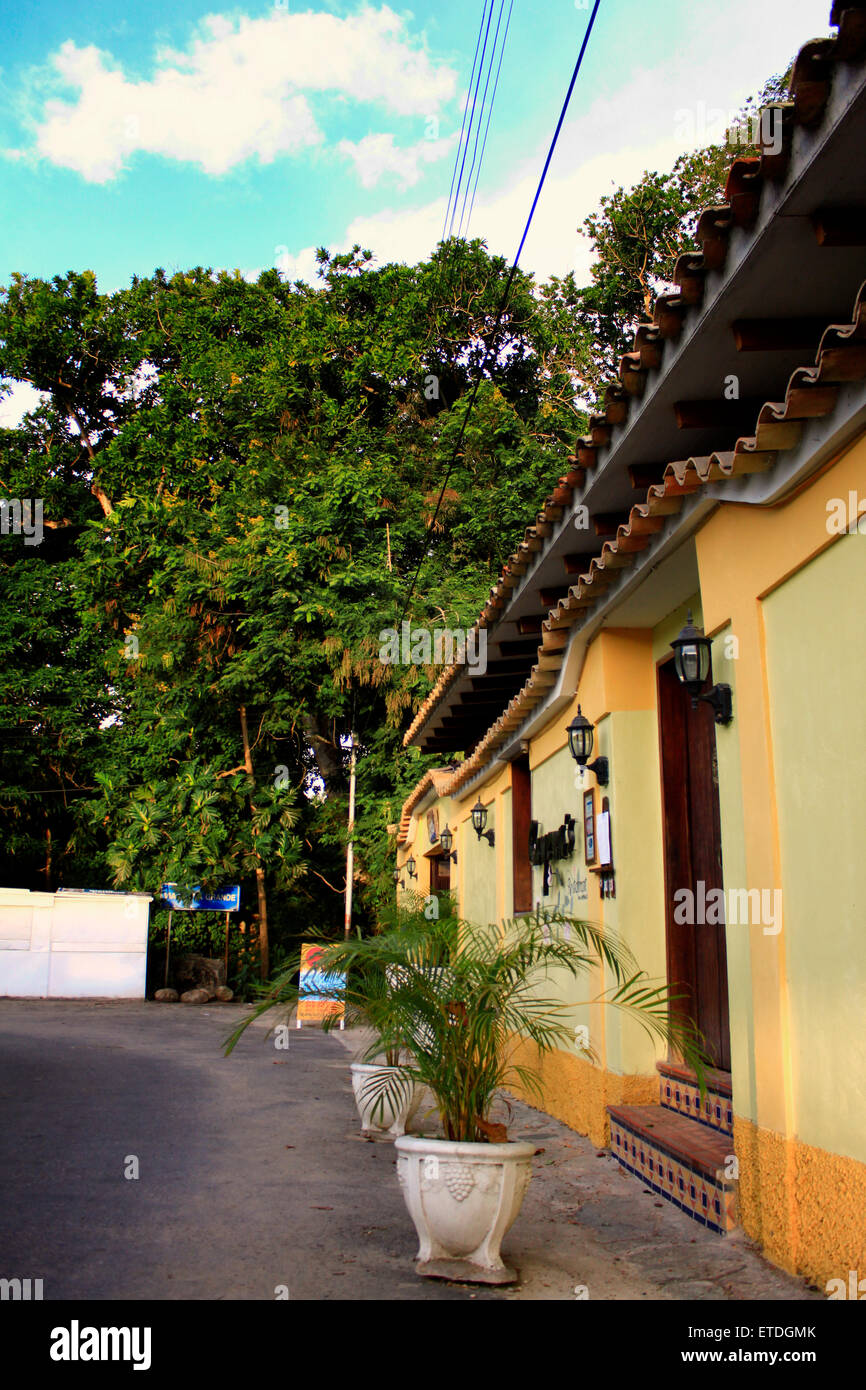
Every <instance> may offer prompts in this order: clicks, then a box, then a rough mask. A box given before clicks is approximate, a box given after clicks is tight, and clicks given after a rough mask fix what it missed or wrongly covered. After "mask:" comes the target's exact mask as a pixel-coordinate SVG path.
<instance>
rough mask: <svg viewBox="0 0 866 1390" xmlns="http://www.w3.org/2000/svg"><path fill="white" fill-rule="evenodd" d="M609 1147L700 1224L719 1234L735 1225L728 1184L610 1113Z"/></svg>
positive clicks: (733, 1193) (732, 1192) (732, 1195)
mask: <svg viewBox="0 0 866 1390" xmlns="http://www.w3.org/2000/svg"><path fill="white" fill-rule="evenodd" d="M610 1146H611V1152H612V1153H613V1156H614V1158H616V1160H617V1161H618V1162H619V1163H621V1164H622V1166H623V1167H624V1168H627V1169H628V1170H629V1172H631V1173H634V1174H635V1176H636V1177H639V1178H640V1179H641V1181H642V1182H644V1183H646V1185H647V1186H648V1187H650V1188H652V1190H653V1191H654V1192H658V1193H659V1195H660V1196H662V1197H666V1198H667V1200H668V1201H670V1202H673V1203H674V1205H675V1206H678V1207H679V1208H680V1209H681V1210H682V1211H684V1212H685V1213H686V1215H687V1216H690V1217H692V1219H693V1220H695V1221H697V1222H699V1223H700V1224H701V1225H702V1226H706V1227H707V1228H708V1229H709V1230H711V1231H715V1232H717V1234H718V1235H727V1233H728V1232H729V1231H732V1230H733V1229H734V1227H735V1226H736V1224H737V1218H736V1191H735V1189H734V1187H733V1186H732V1185H731V1184H728V1183H725V1182H724V1181H719V1182H716V1183H714V1182H713V1181H712V1180H711V1179H710V1178H708V1177H707V1176H706V1175H704V1174H702V1173H699V1172H696V1171H694V1170H692V1169H691V1168H689V1167H688V1166H687V1165H686V1164H684V1163H683V1162H682V1160H681V1159H677V1158H675V1157H674V1156H673V1155H672V1154H669V1153H667V1151H666V1150H665V1149H664V1148H663V1147H661V1146H660V1145H658V1144H655V1143H650V1142H649V1141H648V1140H647V1138H646V1136H645V1135H641V1134H639V1133H637V1132H636V1131H634V1130H631V1129H629V1128H628V1126H627V1125H624V1124H623V1123H622V1122H621V1121H619V1120H616V1119H614V1118H613V1116H611V1121H610Z"/></svg>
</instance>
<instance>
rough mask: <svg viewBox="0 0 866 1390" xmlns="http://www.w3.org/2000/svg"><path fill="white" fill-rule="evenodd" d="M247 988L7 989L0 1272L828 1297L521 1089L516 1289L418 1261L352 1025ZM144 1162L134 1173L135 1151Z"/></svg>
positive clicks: (243, 1284) (256, 1283)
mask: <svg viewBox="0 0 866 1390" xmlns="http://www.w3.org/2000/svg"><path fill="white" fill-rule="evenodd" d="M242 1017H243V1007H242V1006H234V1005H223V1006H219V1005H216V1004H211V1005H207V1006H205V1007H190V1006H183V1005H160V1004H154V1003H148V1004H145V1003H125V1002H105V1003H104V1002H65V1001H54V1000H39V1001H35V1000H34V1001H25V1000H0V1077H2V1080H0V1108H2V1115H3V1124H2V1128H0V1172H2V1173H3V1175H4V1179H3V1181H4V1188H5V1197H4V1200H3V1202H2V1203H0V1251H2V1257H0V1258H2V1265H3V1267H2V1268H0V1277H6V1278H13V1277H16V1276H17V1277H20V1278H27V1277H30V1278H41V1279H43V1280H44V1296H45V1298H46V1299H98V1298H121V1299H150V1298H155V1299H181V1300H183V1299H225V1300H233V1299H265V1300H269V1299H273V1298H274V1297H275V1290H276V1288H277V1286H279V1285H286V1286H287V1287H288V1290H289V1295H290V1298H291V1299H293V1300H295V1299H326V1300H331V1299H337V1300H339V1299H357V1300H362V1299H379V1298H385V1299H389V1300H394V1299H397V1300H404V1299H411V1300H418V1299H428V1300H430V1299H432V1300H458V1301H465V1300H468V1299H483V1300H489V1299H494V1300H508V1299H570V1300H572V1301H573V1300H574V1298H575V1286H576V1285H584V1286H586V1288H587V1289H588V1293H589V1297H590V1299H591V1300H598V1299H603V1300H609V1299H630V1298H640V1299H645V1300H655V1299H688V1300H692V1299H695V1300H704V1299H741V1298H747V1299H751V1298H759V1299H790V1298H813V1297H818V1296H819V1295H817V1294H814V1293H811V1292H810V1291H809V1290H807V1289H806V1288H805V1286H804V1285H803V1284H802V1282H801V1281H799V1280H796V1279H792V1278H789V1277H788V1276H787V1275H785V1274H783V1273H781V1272H780V1271H778V1270H776V1269H774V1268H773V1267H772V1266H770V1265H769V1264H768V1263H767V1262H766V1261H764V1260H763V1258H762V1257H761V1256H760V1255H759V1254H758V1253H757V1252H756V1251H755V1250H754V1249H752V1248H751V1246H750V1244H749V1242H748V1241H746V1240H745V1238H743V1237H742V1236H741V1235H735V1236H734V1237H732V1238H728V1239H727V1240H725V1239H722V1238H719V1237H716V1236H712V1235H709V1234H708V1233H706V1232H704V1231H702V1230H701V1229H700V1228H699V1227H697V1226H695V1225H693V1223H692V1222H690V1221H689V1220H688V1219H687V1218H685V1217H684V1216H682V1215H681V1214H679V1213H677V1212H676V1211H675V1210H674V1209H673V1208H672V1207H670V1206H669V1205H668V1204H667V1203H665V1204H663V1205H661V1204H660V1199H658V1198H655V1197H654V1196H653V1195H651V1194H650V1195H646V1194H644V1192H643V1191H642V1188H641V1185H640V1183H639V1182H638V1181H637V1180H636V1179H634V1178H630V1177H627V1176H626V1175H624V1174H623V1173H621V1171H620V1170H619V1168H618V1167H617V1165H616V1164H615V1163H614V1161H613V1160H612V1159H611V1158H609V1157H598V1156H597V1151H596V1150H595V1148H594V1146H593V1145H591V1144H589V1143H588V1141H586V1140H584V1139H582V1138H581V1137H580V1136H578V1135H576V1134H574V1133H573V1132H572V1131H571V1130H569V1129H567V1128H566V1127H565V1126H563V1125H560V1124H558V1123H557V1122H556V1121H554V1120H551V1119H550V1118H549V1117H548V1116H546V1115H543V1114H541V1113H539V1112H537V1111H534V1110H532V1109H531V1108H530V1107H528V1106H525V1105H521V1104H517V1105H515V1108H514V1116H513V1120H512V1125H511V1134H512V1135H513V1136H514V1137H526V1138H532V1139H535V1140H536V1142H537V1143H538V1145H539V1148H542V1149H543V1150H544V1152H543V1153H541V1154H539V1155H538V1156H537V1157H536V1160H535V1165H536V1166H535V1175H534V1178H533V1181H532V1183H531V1185H530V1188H529V1192H528V1194H527V1198H526V1201H525V1203H524V1207H523V1210H522V1212H521V1214H520V1216H519V1217H518V1220H517V1223H516V1224H515V1226H514V1227H513V1229H512V1231H511V1233H510V1234H509V1236H508V1237H506V1241H505V1243H504V1244H505V1252H506V1254H507V1255H508V1257H509V1259H510V1260H511V1261H512V1262H513V1263H514V1264H516V1265H517V1267H518V1268H519V1270H520V1272H521V1283H520V1284H519V1285H518V1286H516V1287H515V1288H513V1289H484V1288H478V1289H472V1288H469V1287H467V1286H457V1285H450V1284H445V1283H441V1282H439V1281H434V1280H422V1279H419V1278H417V1276H416V1275H415V1274H414V1271H413V1258H414V1255H415V1251H416V1248H417V1242H416V1239H415V1233H414V1230H413V1228H412V1224H411V1221H410V1219H409V1217H408V1214H407V1212H406V1209H405V1206H404V1204H403V1199H402V1196H401V1193H400V1189H399V1187H398V1184H397V1181H396V1177H395V1174H394V1156H393V1148H392V1145H391V1144H390V1143H388V1142H381V1141H380V1142H368V1141H365V1140H364V1139H362V1138H361V1136H360V1134H359V1131H358V1119H357V1114H356V1111H355V1107H354V1102H353V1099H352V1094H351V1086H350V1082H349V1073H348V1067H347V1062H348V1060H349V1057H348V1056H347V1052H348V1051H349V1050H351V1051H354V1050H355V1048H356V1047H357V1043H358V1039H357V1037H352V1036H350V1035H348V1034H342V1035H341V1034H339V1033H334V1034H331V1035H327V1036H326V1035H323V1034H322V1033H321V1032H319V1031H318V1030H315V1031H313V1030H301V1031H295V1030H292V1031H291V1032H290V1035H289V1048H288V1050H286V1051H283V1050H277V1049H276V1048H275V1046H274V1040H273V1038H270V1039H266V1038H265V1028H264V1026H262V1025H261V1024H257V1026H256V1027H254V1028H251V1029H250V1030H249V1032H248V1033H247V1034H246V1036H245V1038H244V1040H243V1041H242V1043H241V1044H240V1045H239V1047H238V1048H237V1050H236V1051H235V1053H234V1054H233V1055H232V1057H231V1058H228V1059H225V1058H223V1056H222V1053H221V1047H220V1044H221V1042H222V1041H223V1040H224V1038H225V1037H226V1035H227V1034H228V1032H229V1031H230V1029H231V1028H232V1027H233V1026H235V1024H236V1022H238V1021H239V1020H240V1019H241V1018H242ZM131 1156H134V1157H135V1158H137V1160H138V1166H139V1177H138V1179H133V1180H129V1179H126V1178H125V1177H124V1168H125V1167H127V1168H129V1167H130V1166H131V1165H130V1164H129V1162H128V1160H129V1158H130V1157H131Z"/></svg>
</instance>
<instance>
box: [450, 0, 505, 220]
mask: <svg viewBox="0 0 866 1390" xmlns="http://www.w3.org/2000/svg"><path fill="white" fill-rule="evenodd" d="M504 9H505V0H499V17H498V18H497V20H496V33H495V34H494V35H493V48H492V49H491V51H490V62H489V64H488V67H487V77H486V78H485V80H484V95H483V96H482V98H481V110H480V111H479V113H478V125H477V126H476V129H475V145H474V147H473V150H472V163H471V164H470V166H469V177H468V178H467V180H466V187H465V189H464V190H463V206H462V207H461V209H460V223H459V225H458V227H457V235H458V236H459V237H462V236H463V221H464V218H465V216H466V204H467V202H468V199H469V193H470V190H471V188H472V175H473V173H474V172H475V165H476V160H477V158H478V141H479V138H480V136H481V123H482V121H483V119H484V110H485V107H486V106H487V90H488V88H489V86H490V76H491V74H492V72H493V63H494V61H495V59H496V45H497V43H498V42H499V30H500V28H501V26H502V13H503V11H504ZM500 60H501V55H500ZM489 119H490V112H489V110H488V124H489ZM478 172H479V173H480V172H481V164H480V161H479V162H478Z"/></svg>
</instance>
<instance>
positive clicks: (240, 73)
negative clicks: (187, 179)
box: [35, 5, 456, 183]
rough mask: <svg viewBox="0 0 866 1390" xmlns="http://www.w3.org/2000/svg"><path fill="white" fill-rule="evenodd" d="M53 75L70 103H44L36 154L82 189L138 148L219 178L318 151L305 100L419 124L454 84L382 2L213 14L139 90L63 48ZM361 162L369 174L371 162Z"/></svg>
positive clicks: (81, 51)
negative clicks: (318, 10) (350, 8)
mask: <svg viewBox="0 0 866 1390" xmlns="http://www.w3.org/2000/svg"><path fill="white" fill-rule="evenodd" d="M51 68H52V70H53V76H54V78H55V80H56V81H57V82H59V83H60V84H61V85H62V86H64V87H66V88H73V89H77V95H76V96H75V97H74V99H72V100H69V99H65V98H62V97H59V96H58V97H54V98H52V99H51V100H48V101H46V103H45V106H44V109H43V111H42V116H41V120H40V121H39V123H38V125H37V130H36V143H35V150H36V153H37V154H39V155H41V156H42V157H43V158H45V159H48V160H50V161H51V162H52V163H54V164H57V165H60V166H62V167H63V168H67V169H73V170H75V171H76V172H77V173H79V174H81V175H82V176H83V177H84V178H85V179H87V180H88V181H89V182H91V183H105V182H107V181H108V180H110V179H112V178H114V177H116V175H117V174H118V173H119V172H120V170H121V169H122V168H123V167H124V164H125V162H126V160H127V159H128V158H129V156H130V155H132V154H133V153H135V152H136V151H139V150H140V151H145V152H147V153H150V154H156V155H161V156H163V157H165V158H170V159H176V160H182V161H187V162H189V163H192V164H197V165H198V166H199V167H200V168H201V169H202V170H204V172H205V173H207V174H212V175H219V174H225V173H227V172H228V170H230V169H232V168H234V167H235V166H236V165H238V164H241V163H243V162H244V161H245V160H248V159H250V158H252V157H257V158H258V159H259V160H260V161H261V162H262V163H263V164H269V163H271V162H272V161H273V160H274V159H276V158H278V157H279V156H284V155H293V154H297V153H299V152H301V151H303V150H305V149H309V148H311V147H314V146H320V145H322V144H323V143H324V138H325V137H324V134H323V132H322V130H321V129H320V127H319V125H318V122H317V120H316V116H315V114H314V112H313V109H312V107H311V105H310V102H309V100H308V97H309V96H311V95H330V96H332V97H339V98H343V99H348V100H351V101H355V102H361V103H366V104H374V105H378V106H379V107H381V108H382V109H383V110H385V111H387V112H389V113H390V114H392V115H396V116H398V117H417V118H422V117H428V116H429V115H430V113H431V112H436V111H438V110H439V108H440V106H441V105H442V104H443V103H445V102H448V101H450V100H451V99H452V98H453V96H454V91H455V85H456V77H455V74H454V72H453V71H452V70H451V69H450V68H448V67H446V66H444V65H442V64H437V63H436V62H434V60H433V59H431V58H430V56H429V55H428V53H427V52H426V49H425V48H424V47H423V45H422V44H421V43H419V42H418V41H417V40H413V39H412V38H411V37H410V36H409V35H408V33H407V31H406V24H405V21H404V20H403V19H402V18H401V17H400V16H398V15H396V14H395V13H394V12H393V11H392V10H391V9H389V8H388V7H387V6H384V5H383V6H381V7H380V8H379V9H373V8H366V9H363V10H361V11H360V12H359V13H358V14H355V15H350V16H347V17H346V18H339V17H338V16H336V15H329V14H314V13H306V14H288V13H279V12H277V13H273V12H272V13H271V14H270V15H269V16H267V17H265V18H259V19H250V18H247V17H240V18H239V19H237V20H233V19H229V18H226V17H224V16H219V15H211V16H209V17H208V18H207V19H205V20H204V21H203V23H202V25H201V28H200V31H199V33H198V34H197V35H196V37H195V38H194V39H193V40H192V41H191V43H190V45H189V46H188V48H187V49H186V51H184V52H179V51H177V50H172V49H166V48H163V49H160V50H159V51H158V52H157V54H156V57H155V71H154V74H153V76H152V77H151V78H150V79H148V80H144V81H134V80H132V79H130V78H128V77H127V76H126V75H125V73H124V72H123V71H122V69H121V68H120V67H118V66H117V65H116V64H114V62H113V60H112V58H111V55H110V54H107V53H105V52H103V51H102V50H100V49H98V48H96V47H94V46H93V45H89V46H87V47H79V46H78V45H77V44H76V43H74V42H73V41H72V40H68V41H67V42H66V43H64V44H63V45H62V47H61V48H60V50H59V52H57V53H56V54H55V55H54V56H53V58H52V60H51ZM384 138H385V139H386V140H387V139H388V138H390V137H387V136H386V137H384ZM431 143H433V142H431ZM363 144H364V142H363V141H361V142H360V145H361V146H363ZM356 148H357V147H356ZM397 153H398V152H396V151H395V157H396V154H397ZM419 157H420V156H419ZM364 158H366V162H365V165H364V167H365V169H372V168H373V167H374V165H375V159H374V157H373V155H372V154H368V155H367V156H366V157H365V156H362V159H364ZM400 167H401V170H405V167H406V166H405V165H401V166H400Z"/></svg>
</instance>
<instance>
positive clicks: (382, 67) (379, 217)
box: [0, 0, 829, 290]
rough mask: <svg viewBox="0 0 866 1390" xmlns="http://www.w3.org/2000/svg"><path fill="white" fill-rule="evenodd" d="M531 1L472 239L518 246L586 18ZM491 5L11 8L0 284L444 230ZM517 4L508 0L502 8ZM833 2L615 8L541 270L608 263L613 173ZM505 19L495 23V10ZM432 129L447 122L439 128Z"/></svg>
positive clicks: (696, 137)
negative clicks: (15, 276)
mask: <svg viewBox="0 0 866 1390" xmlns="http://www.w3.org/2000/svg"><path fill="white" fill-rule="evenodd" d="M582 3H583V0H577V3H575V0H531V2H530V0H514V12H513V18H512V23H511V32H510V35H509V40H508V47H507V49H506V52H505V57H504V61H503V67H502V77H501V81H500V86H499V92H498V95H497V101H496V107H495V110H494V114H493V119H492V124H491V130H490V138H489V141H488V146H487V152H486V157H485V163H484V167H483V170H482V175H481V183H480V186H479V193H478V201H477V203H476V207H475V213H474V216H473V221H472V226H471V229H470V230H471V233H472V234H473V235H480V236H484V237H485V238H486V239H487V240H488V243H489V244H490V246H491V248H492V249H494V250H496V251H500V252H502V253H503V254H505V255H508V256H509V257H510V256H511V255H512V254H513V252H514V250H515V249H516V245H517V242H518V240H519V236H520V230H521V228H522V224H523V220H524V218H525V216H526V213H527V211H528V207H529V203H530V201H531V197H532V192H533V190H534V186H535V182H536V180H537V177H538V173H539V171H540V168H541V164H542V161H543V158H544V153H545V150H546V146H547V142H548V140H549V138H550V134H551V132H552V130H553V126H554V123H555V120H556V117H557V114H558V111H559V107H560V103H561V101H562V97H563V95H564V92H565V89H566V86H567V83H568V79H569V76H570V73H571V68H572V65H573V62H574V58H575V56H576V53H577V50H578V48H579V45H580V41H581V38H582V36H583V31H584V28H585V26H586V22H587V19H588V14H589V10H588V9H583V8H579V6H580V5H581V4H582ZM482 7H483V6H482V0H472V3H468V2H467V0H463V2H462V3H459V0H437V3H436V4H435V5H425V6H424V7H416V8H415V9H414V10H412V9H403V8H400V7H399V5H395V7H394V8H390V7H389V6H387V5H384V4H380V3H377V2H376V0H373V3H369V4H361V3H357V0H347V3H315V2H314V3H303V0H276V3H268V4H256V3H252V0H250V3H247V4H242V5H240V6H236V7H222V8H220V6H219V0H210V3H197V0H172V3H166V2H165V0H148V3H147V4H145V5H138V6H136V5H123V6H119V5H117V4H116V0H115V3H107V2H106V0H76V3H69V0H67V3H45V2H44V0H40V3H37V4H35V5H32V6H31V5H24V6H19V7H14V8H13V7H9V8H8V9H7V11H6V13H5V15H4V39H5V43H4V46H3V67H2V69H0V187H2V195H0V283H5V282H6V279H7V277H8V275H9V273H10V272H11V271H13V270H19V271H22V272H24V273H26V274H29V275H38V276H50V275H53V274H56V273H62V272H63V271H66V270H68V269H84V268H90V269H93V270H95V271H96V274H97V277H98V280H99V284H100V287H101V288H103V289H105V290H110V289H113V288H116V287H118V286H120V285H124V284H126V283H128V281H129V278H130V277H131V276H132V275H133V274H135V273H137V274H140V275H147V274H149V273H151V272H152V270H153V269H154V267H155V266H157V265H161V266H163V267H165V269H166V270H168V271H172V270H175V269H180V268H184V267H187V266H189V265H195V264H201V265H209V266H215V267H226V268H229V269H233V268H235V267H237V268H239V269H240V270H241V271H242V272H243V273H244V274H247V275H250V274H255V273H256V272H257V271H258V270H259V269H260V268H262V267H264V266H268V265H273V264H275V263H276V264H279V265H280V266H281V268H283V269H284V270H285V271H286V272H287V273H288V274H291V275H292V276H294V275H295V274H306V275H308V276H309V275H310V274H311V266H312V253H313V250H314V248H315V247H316V246H319V245H326V246H329V247H330V248H331V249H340V248H342V247H346V246H348V245H351V243H352V242H353V241H355V240H357V241H361V242H362V243H363V244H364V245H367V246H369V247H371V248H372V249H373V250H374V252H375V253H376V254H377V256H379V258H380V259H381V260H383V261H384V260H388V259H393V258H400V259H406V260H414V259H416V258H418V257H421V256H423V255H424V254H426V253H427V251H429V250H430V248H431V247H432V245H433V244H434V243H435V241H436V239H437V236H438V232H439V229H440V228H441V224H442V217H443V213H444V208H445V198H446V196H447V191H448V186H449V182H450V178H451V169H452V161H453V154H454V148H455V141H456V137H457V133H458V131H459V126H460V116H461V111H462V103H463V98H464V95H465V90H466V84H467V82H468V78H469V72H470V69H471V64H472V54H473V50H474V46H475V40H476V36H477V32H478V24H479V20H480V17H481V12H482ZM497 9H498V4H497ZM828 12H829V0H765V2H764V4H762V5H760V6H757V5H755V4H754V0H726V4H725V6H724V7H721V6H713V5H710V4H709V3H708V2H707V0H699V3H697V4H696V3H694V0H656V3H655V4H653V5H647V4H646V2H645V0H602V3H601V8H600V11H599V15H598V19H597V21H596V26H595V31H594V33H593V36H592V39H591V42H590V46H589V50H588V53H587V58H586V61H585V64H584V68H583V73H582V76H581V79H580V81H579V85H578V88H577V89H576V92H575V96H574V100H573V105H572V109H571V113H570V115H569V119H568V123H567V125H566V127H565V129H564V131H563V134H562V137H561V141H560V147H559V152H558V155H557V158H556V162H555V164H554V166H553V168H552V170H551V175H550V178H549V183H548V187H547V190H546V193H545V195H544V200H543V203H542V205H541V207H540V209H539V212H538V214H537V218H536V223H535V225H534V229H533V232H532V234H531V236H530V240H529V242H528V245H527V248H526V252H525V255H524V257H523V264H524V266H525V268H526V269H532V270H536V271H537V272H538V274H539V275H540V276H545V275H548V274H550V273H557V274H561V273H563V272H564V271H565V270H567V269H571V268H573V267H575V266H576V267H577V268H578V270H582V271H586V269H587V268H588V260H587V251H586V247H585V245H583V244H582V243H581V241H580V239H579V238H578V237H577V235H576V232H575V229H576V228H577V227H578V226H579V224H580V223H581V222H582V220H583V218H584V217H586V216H587V215H588V214H589V213H590V212H592V211H593V210H594V208H595V207H596V206H597V203H598V198H599V196H600V195H601V194H602V193H604V192H605V191H608V190H610V188H611V187H612V186H616V185H618V184H620V183H631V182H633V181H634V180H635V179H637V178H639V177H640V174H641V173H642V172H643V170H644V169H645V168H647V167H650V168H666V167H669V165H670V163H671V162H672V161H673V159H674V158H675V157H676V155H677V153H679V152H680V151H681V150H682V148H683V147H684V145H687V144H692V145H695V144H700V143H705V139H704V137H705V136H707V137H708V135H709V134H712V133H718V132H717V131H716V132H713V131H711V130H709V125H710V123H711V120H712V119H713V110H715V111H716V113H717V116H716V118H715V119H717V118H718V113H720V112H727V111H728V110H734V109H736V107H737V106H738V105H739V104H741V102H742V101H743V99H744V98H745V97H746V96H748V95H749V94H750V93H751V92H754V91H755V90H756V89H757V88H758V87H759V86H760V84H761V82H762V80H763V79H764V78H765V77H766V76H768V75H769V74H770V73H771V72H774V71H777V70H779V69H780V68H781V67H783V65H784V64H785V63H786V61H787V60H788V59H789V58H790V57H791V56H792V54H793V53H794V52H795V51H796V49H797V48H798V47H799V46H800V45H801V44H802V43H803V42H805V41H806V40H807V39H809V38H811V37H814V36H815V35H818V34H824V33H826V32H828V29H827V20H828ZM494 22H495V20H494ZM435 121H438V138H435V137H436V126H435Z"/></svg>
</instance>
